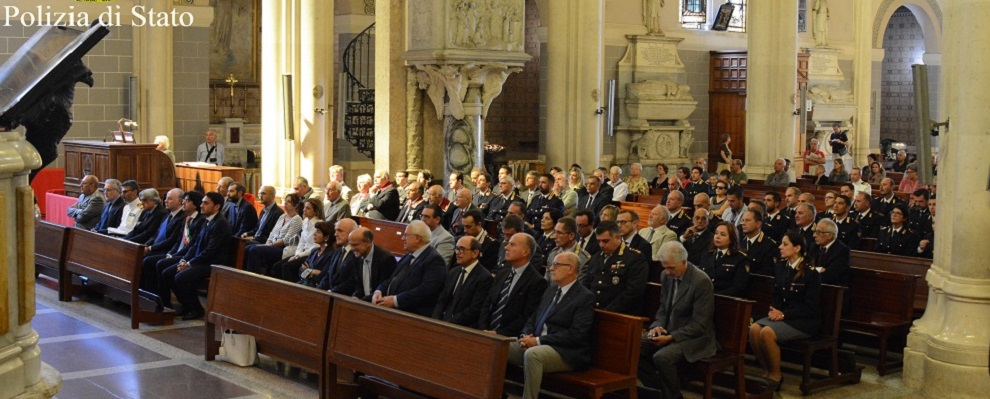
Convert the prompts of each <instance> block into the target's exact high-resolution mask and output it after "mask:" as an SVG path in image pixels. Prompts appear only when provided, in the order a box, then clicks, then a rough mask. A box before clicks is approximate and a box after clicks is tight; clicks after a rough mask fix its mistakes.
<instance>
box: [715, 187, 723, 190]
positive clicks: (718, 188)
mask: <svg viewBox="0 0 990 399" xmlns="http://www.w3.org/2000/svg"><path fill="white" fill-rule="evenodd" d="M715 189H716V190H725V186H715Z"/></svg>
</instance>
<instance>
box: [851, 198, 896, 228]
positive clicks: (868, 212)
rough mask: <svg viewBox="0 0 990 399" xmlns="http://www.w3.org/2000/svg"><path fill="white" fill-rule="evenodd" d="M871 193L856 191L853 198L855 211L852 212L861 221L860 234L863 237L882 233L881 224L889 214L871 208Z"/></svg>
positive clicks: (857, 220)
mask: <svg viewBox="0 0 990 399" xmlns="http://www.w3.org/2000/svg"><path fill="white" fill-rule="evenodd" d="M871 206H872V204H871V203H870V195H869V194H867V193H866V192H864V191H861V192H858V193H856V199H854V200H853V209H855V212H851V213H850V214H851V215H852V217H853V218H854V219H856V222H857V223H859V234H860V236H862V237H876V236H877V235H878V234H880V226H881V225H882V224H883V222H884V218H885V217H886V216H887V215H884V214H882V213H879V212H877V211H876V210H875V209H873V208H871Z"/></svg>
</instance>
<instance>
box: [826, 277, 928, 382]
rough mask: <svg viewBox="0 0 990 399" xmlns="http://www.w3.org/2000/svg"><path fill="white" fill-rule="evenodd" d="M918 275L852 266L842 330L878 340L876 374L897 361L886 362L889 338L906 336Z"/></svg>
mask: <svg viewBox="0 0 990 399" xmlns="http://www.w3.org/2000/svg"><path fill="white" fill-rule="evenodd" d="M917 282H918V276H911V275H906V274H899V273H889V272H881V271H876V270H866V269H860V268H855V267H854V268H853V269H852V283H851V284H850V294H851V295H852V296H853V298H852V303H853V305H852V309H850V311H849V314H848V315H846V316H845V317H843V318H842V323H841V328H842V331H844V332H851V333H857V334H866V335H872V336H875V337H877V338H878V339H879V340H880V345H879V356H878V359H877V372H878V373H879V374H880V375H885V374H887V371H888V370H890V369H891V368H893V367H897V366H899V365H900V362H896V363H889V364H888V362H887V350H888V346H889V342H890V339H891V338H900V339H906V338H907V333H908V328H910V327H911V322H912V320H913V314H914V291H915V284H917Z"/></svg>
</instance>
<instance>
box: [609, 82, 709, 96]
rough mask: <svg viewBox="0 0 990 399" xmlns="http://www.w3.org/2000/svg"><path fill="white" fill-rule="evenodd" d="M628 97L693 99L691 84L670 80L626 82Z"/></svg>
mask: <svg viewBox="0 0 990 399" xmlns="http://www.w3.org/2000/svg"><path fill="white" fill-rule="evenodd" d="M626 98H628V99H630V100H636V99H638V100H644V101H663V100H693V99H694V98H693V97H691V86H688V85H681V84H677V83H676V82H672V81H669V80H644V81H642V82H636V83H627V84H626Z"/></svg>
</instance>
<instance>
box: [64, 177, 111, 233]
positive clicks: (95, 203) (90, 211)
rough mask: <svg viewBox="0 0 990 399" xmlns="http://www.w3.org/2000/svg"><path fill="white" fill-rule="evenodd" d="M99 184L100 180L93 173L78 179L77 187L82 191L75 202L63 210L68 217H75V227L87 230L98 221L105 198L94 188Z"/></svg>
mask: <svg viewBox="0 0 990 399" xmlns="http://www.w3.org/2000/svg"><path fill="white" fill-rule="evenodd" d="M99 184H100V181H99V180H98V179H97V178H96V176H93V175H86V176H85V177H83V178H82V180H80V181H79V189H80V190H81V191H82V193H81V194H79V199H78V200H76V203H75V204H72V206H70V207H69V209H66V210H65V213H66V214H68V216H69V217H70V218H73V219H75V221H76V222H75V224H74V226H75V227H76V228H79V229H85V230H89V229H91V228H93V226H96V224H97V223H99V222H100V215H101V213H102V212H103V205H104V203H105V202H106V199H105V198H103V195H102V194H100V192H99V191H97V190H96V188H97V186H98V185H99Z"/></svg>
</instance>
